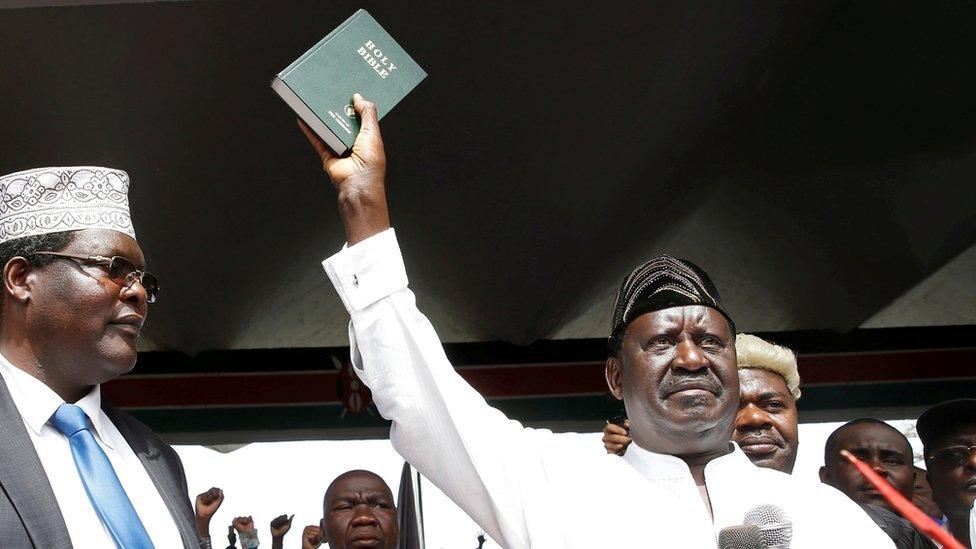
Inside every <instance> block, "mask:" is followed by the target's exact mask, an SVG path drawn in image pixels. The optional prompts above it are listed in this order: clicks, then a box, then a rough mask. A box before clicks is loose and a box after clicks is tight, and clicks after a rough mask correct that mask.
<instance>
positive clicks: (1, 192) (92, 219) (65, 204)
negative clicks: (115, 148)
mask: <svg viewBox="0 0 976 549" xmlns="http://www.w3.org/2000/svg"><path fill="white" fill-rule="evenodd" d="M79 229H110V230H113V231H118V232H120V233H122V234H127V235H129V236H131V237H132V238H135V237H136V233H135V230H134V229H133V228H132V219H131V217H130V216H129V174H127V173H125V172H124V171H122V170H116V169H113V168H101V167H98V166H71V167H66V168H35V169H33V170H25V171H22V172H17V173H12V174H9V175H4V176H0V243H3V242H7V241H9V240H13V239H15V238H22V237H25V236H34V235H41V234H47V233H56V232H60V231H76V230H79Z"/></svg>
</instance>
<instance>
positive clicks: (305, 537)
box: [302, 524, 322, 549]
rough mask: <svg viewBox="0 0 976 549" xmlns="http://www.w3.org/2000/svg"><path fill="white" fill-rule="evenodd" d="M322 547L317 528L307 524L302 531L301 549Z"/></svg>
mask: <svg viewBox="0 0 976 549" xmlns="http://www.w3.org/2000/svg"><path fill="white" fill-rule="evenodd" d="M320 545H322V536H321V532H320V531H319V527H318V526H315V525H314V524H309V525H308V526H306V527H305V530H303V531H302V549H319V546H320Z"/></svg>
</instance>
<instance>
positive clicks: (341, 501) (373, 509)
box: [318, 470, 400, 549]
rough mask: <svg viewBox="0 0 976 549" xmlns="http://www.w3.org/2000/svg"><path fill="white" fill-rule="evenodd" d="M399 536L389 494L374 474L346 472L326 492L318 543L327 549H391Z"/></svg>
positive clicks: (368, 472) (394, 511) (390, 494)
mask: <svg viewBox="0 0 976 549" xmlns="http://www.w3.org/2000/svg"><path fill="white" fill-rule="evenodd" d="M399 532H400V530H399V526H398V523H397V509H396V500H394V499H393V492H392V491H391V490H390V487H389V486H387V484H386V482H385V481H384V480H383V479H382V478H380V476H379V475H377V474H376V473H373V472H371V471H363V470H353V471H346V472H345V473H342V474H341V475H339V476H338V477H336V479H335V480H333V481H332V484H330V485H329V488H328V489H326V491H325V498H324V500H323V502H322V521H321V523H320V524H319V535H318V537H319V538H320V543H328V544H329V547H330V548H331V549H356V548H361V547H378V548H380V549H394V548H395V547H396V546H397V539H398V537H399Z"/></svg>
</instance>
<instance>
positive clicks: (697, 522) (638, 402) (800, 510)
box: [302, 95, 893, 549]
mask: <svg viewBox="0 0 976 549" xmlns="http://www.w3.org/2000/svg"><path fill="white" fill-rule="evenodd" d="M354 104H355V107H356V111H357V113H359V115H360V116H361V118H362V130H361V132H360V134H359V136H358V138H357V140H356V143H355V145H354V147H353V149H352V153H351V155H350V156H348V157H344V158H338V157H336V156H334V155H333V154H332V153H331V152H330V151H329V150H328V149H327V148H326V147H325V145H324V144H323V143H322V142H321V141H320V140H319V139H317V138H316V137H315V136H314V134H312V133H311V132H310V131H309V130H308V128H305V127H303V128H302V130H303V131H304V132H305V134H306V136H307V137H308V138H309V140H310V141H311V143H312V145H313V146H314V147H315V148H316V150H317V151H318V153H319V155H320V156H321V158H322V162H323V166H324V168H325V171H326V172H327V173H328V175H329V177H330V178H331V180H332V182H333V184H334V186H335V187H336V190H337V191H338V198H339V211H340V214H341V216H342V221H343V225H344V227H345V231H346V239H347V243H348V247H346V248H344V249H343V250H342V251H340V252H339V253H337V254H336V255H334V256H332V257H331V258H329V259H327V260H326V261H325V262H324V263H323V266H324V267H325V270H326V272H327V274H328V276H329V278H330V279H331V280H332V283H333V284H334V286H335V288H336V290H337V291H338V293H339V295H340V297H341V299H342V301H343V304H344V305H345V306H346V308H347V309H348V310H349V313H350V315H351V317H352V321H351V324H350V329H349V337H350V346H351V354H352V359H353V364H354V365H355V367H356V369H357V371H358V373H359V376H360V377H361V379H362V380H363V381H364V382H365V383H366V384H367V385H368V386H369V387H370V389H372V392H373V398H374V400H375V402H376V405H377V407H378V408H379V410H380V412H381V413H382V414H383V416H384V417H386V418H389V419H391V420H392V421H393V426H392V428H391V432H390V438H391V439H392V442H393V445H394V447H396V449H397V451H398V452H400V454H401V455H403V456H404V457H405V458H406V459H407V460H408V461H409V462H410V463H411V464H412V465H413V466H414V467H416V468H417V469H418V470H419V471H420V472H421V473H423V474H424V475H425V476H426V477H427V478H429V479H430V480H431V481H432V482H433V483H434V484H436V485H437V486H438V487H439V488H440V489H441V490H443V491H444V493H446V494H447V495H448V496H449V497H451V499H453V500H454V501H455V502H456V503H457V504H458V505H460V506H461V507H462V508H463V509H464V510H465V511H466V512H467V513H468V514H469V515H470V516H471V517H472V518H473V519H474V520H475V522H477V523H478V524H479V525H480V526H481V527H482V528H484V529H485V531H487V532H488V533H489V534H490V535H491V536H492V537H493V538H494V539H495V540H496V541H498V542H499V543H500V544H501V545H503V546H505V547H517V548H521V547H543V548H549V547H553V548H562V547H587V548H591V547H609V546H614V547H628V548H630V547H669V548H670V547H691V548H699V547H700V548H714V547H715V544H716V536H717V534H718V532H719V531H720V530H721V529H723V528H725V527H728V526H734V525H739V524H742V523H743V522H744V521H745V518H746V515H747V514H751V513H749V512H750V511H753V510H755V509H756V508H757V507H758V506H760V505H773V506H776V507H777V509H774V510H773V511H774V514H779V515H780V517H779V518H778V519H776V521H777V522H779V523H781V524H776V525H773V527H774V528H775V529H776V530H777V532H776V533H777V534H780V535H789V537H791V538H792V541H791V544H790V545H789V546H790V547H793V548H794V549H802V548H818V549H819V548H823V547H879V548H882V547H883V548H890V547H893V545H892V544H891V541H890V540H889V539H888V538H887V537H886V536H885V535H884V533H883V532H882V531H881V530H880V529H878V528H877V527H876V526H875V525H874V524H873V523H872V521H871V520H870V519H869V518H868V517H867V515H865V514H864V512H863V511H861V510H860V509H859V508H858V507H857V506H856V505H855V504H854V503H853V502H851V501H850V500H849V499H848V498H846V497H845V496H844V495H843V494H841V493H840V492H838V491H836V490H834V489H833V488H830V487H826V486H823V485H820V484H818V483H814V482H804V481H800V480H795V479H793V478H792V477H790V476H789V475H785V474H783V473H780V472H778V471H772V470H767V469H759V468H757V467H755V466H754V465H752V463H750V461H749V459H748V458H747V457H746V456H745V455H744V454H743V453H742V451H741V450H740V449H739V448H738V446H736V445H735V444H734V443H731V442H730V435H731V432H732V427H733V420H734V418H735V414H736V409H737V406H738V402H739V388H738V387H739V386H738V384H739V380H738V375H737V371H736V360H735V348H734V345H733V339H734V335H735V327H734V324H733V322H732V319H731V317H730V316H729V315H728V313H727V312H726V311H725V310H724V309H723V308H722V305H721V302H720V300H719V296H718V292H717V291H716V289H715V287H714V286H713V285H712V283H711V281H710V280H709V279H708V276H707V275H706V274H705V273H704V271H702V270H701V269H699V268H698V267H696V266H695V265H693V264H691V263H689V262H686V261H682V260H678V259H674V258H671V257H668V256H659V257H657V258H654V259H652V260H651V261H649V262H647V263H645V264H644V265H642V266H640V267H639V268H638V269H636V270H635V271H634V272H633V273H631V275H630V276H629V277H628V278H627V279H625V280H624V283H623V285H622V286H621V288H620V292H619V293H618V296H617V301H616V304H615V306H614V312H613V326H612V330H611V335H610V353H609V354H610V357H609V358H608V360H607V366H606V378H607V383H608V385H609V388H610V391H611V392H612V393H613V394H614V396H616V397H617V398H619V399H622V400H623V401H624V403H625V406H626V408H627V413H628V417H629V418H630V423H631V434H632V436H633V439H634V443H633V444H632V445H631V448H630V450H629V451H628V452H627V454H626V456H625V457H619V456H616V455H609V454H604V453H602V452H600V451H599V448H594V449H593V450H587V449H586V448H585V447H583V446H581V445H579V444H578V443H577V442H575V440H574V439H573V438H571V437H565V436H560V435H556V434H553V433H551V432H550V431H548V430H542V429H526V428H523V427H522V425H521V424H519V423H518V422H516V421H512V420H509V419H508V418H506V417H505V416H504V415H503V414H502V413H501V412H499V411H498V410H495V409H493V408H492V407H490V406H489V405H488V404H487V403H486V402H485V400H484V398H482V397H481V395H479V394H478V393H477V392H476V391H475V390H474V389H473V388H471V387H470V386H469V385H468V384H467V383H466V382H465V381H464V380H463V379H462V378H461V377H460V376H459V375H457V373H456V372H455V371H454V369H453V367H452V366H451V364H450V362H449V361H448V360H447V358H446V356H445V355H444V351H443V349H442V347H441V344H440V341H439V340H438V339H437V334H436V333H435V332H434V329H433V327H432V326H431V325H430V323H429V322H428V320H427V318H426V317H424V316H423V314H421V313H420V311H418V310H417V308H416V305H415V300H414V295H413V293H412V292H411V291H410V290H409V289H408V288H407V276H406V272H405V270H404V266H403V261H402V259H401V255H400V250H399V248H398V246H397V242H396V236H395V235H394V232H393V229H392V228H391V227H390V222H389V215H388V212H387V204H386V197H385V190H384V177H385V153H384V148H383V142H382V138H381V137H380V130H379V125H378V123H377V116H376V110H375V107H374V106H373V105H372V104H370V103H369V102H367V101H365V100H364V99H363V98H362V97H360V96H358V95H357V96H356V97H355V98H354ZM784 514H785V517H784V516H783V515H784ZM758 520H759V521H760V522H762V521H763V520H764V519H763V517H759V518H758ZM610 524H614V525H624V526H623V528H621V527H614V528H609V527H608V525H610ZM789 530H791V533H790V532H788V531H789Z"/></svg>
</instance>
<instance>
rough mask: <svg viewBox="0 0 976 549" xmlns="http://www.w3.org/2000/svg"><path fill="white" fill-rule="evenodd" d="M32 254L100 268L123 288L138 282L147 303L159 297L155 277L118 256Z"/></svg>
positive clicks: (57, 253) (157, 281) (157, 283)
mask: <svg viewBox="0 0 976 549" xmlns="http://www.w3.org/2000/svg"><path fill="white" fill-rule="evenodd" d="M34 253H35V254H40V255H50V256H53V257H63V258H66V259H74V260H75V261H79V262H82V263H85V264H87V265H94V266H96V267H102V268H104V269H105V271H106V272H107V273H108V278H109V279H110V280H111V281H112V282H114V283H116V284H118V285H119V286H122V287H123V288H131V287H132V285H133V284H135V283H136V281H139V284H142V287H143V288H145V289H146V302H147V303H155V302H156V298H157V297H158V296H159V279H157V278H156V275H154V274H152V273H147V272H146V271H143V270H140V269H137V268H136V266H135V265H134V264H133V263H132V262H131V261H129V260H128V259H126V258H124V257H122V256H120V255H115V256H112V257H105V256H103V255H75V254H66V253H61V252H34Z"/></svg>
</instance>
